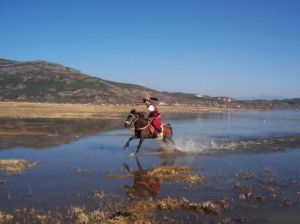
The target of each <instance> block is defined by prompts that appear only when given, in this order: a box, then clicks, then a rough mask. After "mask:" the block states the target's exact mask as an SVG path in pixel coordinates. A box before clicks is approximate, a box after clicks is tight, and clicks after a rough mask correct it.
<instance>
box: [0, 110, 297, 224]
mask: <svg viewBox="0 0 300 224" xmlns="http://www.w3.org/2000/svg"><path fill="white" fill-rule="evenodd" d="M18 122H20V121H16V120H15V121H8V120H6V121H5V122H4V123H2V124H5V125H6V126H5V127H6V128H7V127H8V126H10V125H12V126H13V127H15V128H13V130H16V129H22V128H23V129H25V130H29V129H30V130H32V128H29V127H37V126H38V124H39V125H41V124H43V126H47V124H49V122H50V121H41V120H39V121H38V122H37V121H27V123H26V124H24V123H22V124H21V125H20V124H17V123H18ZM168 122H170V123H171V124H172V126H173V129H174V132H175V134H174V139H175V142H176V144H175V147H166V146H165V145H163V144H160V143H158V142H157V141H155V140H148V141H146V142H145V144H144V145H143V146H142V148H141V153H140V155H139V156H138V158H133V157H131V156H130V153H131V152H133V151H134V149H135V147H136V145H137V142H132V144H131V146H130V147H129V149H128V150H127V151H123V149H122V146H123V145H124V143H125V142H126V140H127V139H128V138H129V137H130V135H131V132H130V131H129V130H126V129H123V128H122V127H120V128H118V127H119V124H120V122H119V121H118V122H116V121H114V122H112V123H110V122H108V124H109V125H104V123H102V125H101V124H100V122H99V123H97V122H96V121H93V122H91V121H88V123H86V124H85V125H84V122H83V123H80V124H79V123H78V124H76V123H75V124H76V125H75V124H74V123H72V122H70V121H65V122H64V123H63V125H62V126H60V125H59V122H56V125H50V126H51V128H50V129H49V130H51V131H50V134H52V135H54V134H53V133H57V134H56V136H57V137H58V138H60V139H67V140H66V141H61V142H59V143H57V142H56V143H55V144H53V145H49V142H48V141H47V135H48V134H44V135H36V136H32V135H31V136H27V137H26V136H25V137H23V138H25V139H27V140H28V141H26V144H22V143H23V142H24V141H23V140H22V137H21V136H20V135H17V136H16V135H14V136H13V137H12V136H11V135H10V136H8V135H7V136H2V137H1V138H2V139H5V138H8V139H10V141H9V144H8V145H7V147H5V145H4V144H2V149H1V151H0V159H8V158H14V159H25V160H28V161H32V162H36V163H37V164H38V165H37V166H36V167H35V168H32V169H29V170H26V171H25V172H24V173H21V174H9V173H5V172H1V175H0V179H2V180H3V182H1V181H0V208H1V210H2V211H3V212H6V213H8V214H13V215H16V213H15V210H16V209H18V208H19V209H23V208H35V209H36V210H39V211H40V212H47V211H49V210H50V211H60V212H62V213H63V211H66V212H67V211H68V209H70V208H71V207H72V206H78V207H83V206H84V207H85V209H86V211H87V212H88V211H94V210H95V209H98V208H100V207H101V208H102V207H103V206H106V205H104V204H105V203H104V201H106V202H107V200H108V201H109V204H111V205H113V204H114V203H121V205H115V207H114V206H111V208H110V209H108V210H107V211H108V213H109V215H108V218H111V220H113V219H114V218H116V217H118V216H120V217H125V216H128V217H133V216H134V214H133V213H142V211H139V210H136V211H134V210H132V208H133V207H134V206H135V205H136V204H132V203H133V202H134V203H138V202H139V201H142V202H144V204H147V203H149V201H148V200H150V199H151V198H154V199H153V200H154V201H155V202H156V203H157V204H159V205H155V206H154V205H153V204H150V205H149V206H151V208H152V212H153V216H154V217H150V218H149V220H151V222H155V221H156V222H163V221H165V222H173V221H176V222H179V223H198V222H204V223H205V222H207V223H283V222H284V223H298V220H299V218H300V213H299V211H300V163H299V161H300V150H299V149H300V140H299V139H300V137H299V136H300V112H297V111H275V112H274V111H270V112H233V113H211V114H202V115H199V117H197V118H190V119H174V120H168ZM37 123H38V124H37ZM50 123H51V122H50ZM93 124H94V125H93ZM28 125H29V126H28ZM72 125H73V126H72ZM74 125H75V126H74ZM95 126H97V127H99V128H95ZM80 127H82V130H81V128H80ZM105 128H113V130H110V131H105V130H106V129H105ZM3 129H4V128H3ZM37 129H39V128H37ZM35 130H36V129H35ZM39 130H40V129H39ZM45 130H47V128H45ZM103 131H104V132H103ZM36 132H38V131H37V130H36ZM47 133H49V131H48V132H47ZM49 136H50V137H51V135H49ZM70 136H77V137H76V138H75V137H74V138H70ZM64 137H65V138H64ZM30 139H32V140H33V141H32V142H33V143H32V144H30V142H31V141H30ZM50 139H51V138H50ZM70 139H71V140H70ZM36 142H39V144H36ZM174 148H175V149H176V150H174ZM40 149H43V150H40ZM169 168H170V169H169ZM168 169H169V170H168ZM183 171H184V172H185V173H180V172H183ZM178 172H179V173H178ZM167 177H170V178H167ZM193 178H194V179H193ZM197 178H200V179H197ZM193 180H195V181H193ZM168 197H170V198H171V199H173V200H178V201H172V204H175V205H176V203H177V202H178V205H177V207H176V206H175V207H172V208H169V209H166V208H165V207H164V206H166V205H165V204H164V206H162V205H161V203H165V200H166V199H167V198H168ZM187 201H188V202H187ZM204 202H210V203H215V204H216V206H218V209H219V210H218V212H205V211H204V210H205V209H203V207H201V206H203V203H204ZM151 203H152V202H151ZM191 203H194V207H193V206H191ZM118 206H119V207H118ZM153 206H154V207H153ZM120 207H121V208H120ZM103 209H107V208H103ZM118 212H119V213H118ZM126 212H127V213H126ZM27 213H28V212H27ZM89 215H90V216H89ZM89 215H87V217H89V218H90V220H91V214H89ZM135 215H136V214H135ZM107 220H109V219H106V221H107ZM48 221H49V220H48Z"/></svg>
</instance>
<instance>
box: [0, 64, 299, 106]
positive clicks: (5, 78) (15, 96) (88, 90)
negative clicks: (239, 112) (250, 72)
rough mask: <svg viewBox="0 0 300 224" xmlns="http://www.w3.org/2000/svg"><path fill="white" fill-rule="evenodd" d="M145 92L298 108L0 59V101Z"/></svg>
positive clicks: (129, 98) (103, 99) (192, 100)
mask: <svg viewBox="0 0 300 224" xmlns="http://www.w3.org/2000/svg"><path fill="white" fill-rule="evenodd" d="M145 95H150V96H155V97H157V98H158V99H159V100H160V102H161V103H166V104H185V105H201V106H208V107H222V108H224V107H225V108H228V107H230V108H247V109H248V108H257V109H273V108H300V99H299V98H295V99H285V100H269V101H268V100H244V101H243V100H234V99H232V98H230V97H209V96H205V95H200V94H199V95H196V94H189V93H180V92H177V93H169V92H159V91H157V90H154V89H149V88H146V87H143V86H140V85H133V84H129V83H119V82H112V81H108V80H104V79H101V78H96V77H92V76H89V75H87V74H85V73H83V72H81V71H79V70H76V69H73V68H70V67H66V66H63V65H60V64H55V63H51V62H46V61H24V62H20V61H11V60H5V59H0V101H15V102H48V103H91V104H129V103H136V102H140V101H141V99H142V97H143V96H145Z"/></svg>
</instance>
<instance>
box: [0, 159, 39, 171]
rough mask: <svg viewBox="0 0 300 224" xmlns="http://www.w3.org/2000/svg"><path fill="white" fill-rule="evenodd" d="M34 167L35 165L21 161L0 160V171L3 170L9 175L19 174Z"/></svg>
mask: <svg viewBox="0 0 300 224" xmlns="http://www.w3.org/2000/svg"><path fill="white" fill-rule="evenodd" d="M36 165H37V164H36V163H33V162H28V161H26V160H22V159H6V160H0V169H3V170H5V171H7V172H9V173H21V172H23V171H24V170H27V169H29V168H32V167H35V166H36Z"/></svg>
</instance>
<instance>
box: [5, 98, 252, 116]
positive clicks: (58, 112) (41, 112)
mask: <svg viewBox="0 0 300 224" xmlns="http://www.w3.org/2000/svg"><path fill="white" fill-rule="evenodd" d="M133 108H135V109H137V110H139V111H145V112H146V108H145V106H144V105H94V104H57V103H29V102H0V119H1V118H2V119H5V118H14V119H95V120H98V119H123V118H124V116H126V115H127V114H128V113H129V111H130V110H131V109H133ZM159 109H160V111H161V113H163V114H167V116H172V115H173V116H174V115H178V116H182V115H197V114H201V113H209V112H232V111H237V109H235V108H217V107H200V106H166V105H160V106H159ZM241 110H242V109H239V111H241ZM247 111H248V110H247Z"/></svg>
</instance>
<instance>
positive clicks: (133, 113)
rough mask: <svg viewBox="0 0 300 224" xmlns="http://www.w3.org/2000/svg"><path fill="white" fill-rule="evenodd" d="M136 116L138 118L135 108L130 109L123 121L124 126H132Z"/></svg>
mask: <svg viewBox="0 0 300 224" xmlns="http://www.w3.org/2000/svg"><path fill="white" fill-rule="evenodd" d="M137 118H138V113H137V111H136V110H135V109H132V110H131V111H130V113H129V114H128V116H127V119H126V121H125V123H124V126H125V128H128V127H130V126H132V125H133V124H134V122H135V121H136V120H137Z"/></svg>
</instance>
